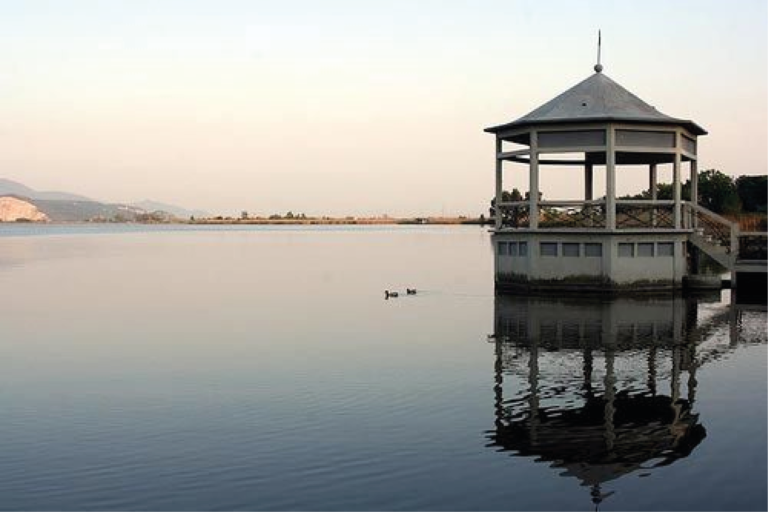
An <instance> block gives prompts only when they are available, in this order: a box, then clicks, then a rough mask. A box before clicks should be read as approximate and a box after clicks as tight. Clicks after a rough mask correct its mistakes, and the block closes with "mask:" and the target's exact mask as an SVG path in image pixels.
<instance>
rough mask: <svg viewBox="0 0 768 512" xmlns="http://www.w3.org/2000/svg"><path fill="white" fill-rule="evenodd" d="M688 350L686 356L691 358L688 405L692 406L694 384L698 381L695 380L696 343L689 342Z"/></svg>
mask: <svg viewBox="0 0 768 512" xmlns="http://www.w3.org/2000/svg"><path fill="white" fill-rule="evenodd" d="M688 350H689V354H688V357H689V358H690V360H691V364H690V366H689V367H688V405H689V407H693V402H694V401H695V400H696V386H697V385H698V383H699V381H697V380H696V369H697V368H698V364H697V361H696V344H695V343H691V344H689V345H688Z"/></svg>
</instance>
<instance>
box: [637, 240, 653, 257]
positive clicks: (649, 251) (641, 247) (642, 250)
mask: <svg viewBox="0 0 768 512" xmlns="http://www.w3.org/2000/svg"><path fill="white" fill-rule="evenodd" d="M637 255H638V256H640V257H642V258H653V242H642V243H639V244H637Z"/></svg>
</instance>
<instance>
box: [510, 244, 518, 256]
mask: <svg viewBox="0 0 768 512" xmlns="http://www.w3.org/2000/svg"><path fill="white" fill-rule="evenodd" d="M509 255H510V256H517V242H509Z"/></svg>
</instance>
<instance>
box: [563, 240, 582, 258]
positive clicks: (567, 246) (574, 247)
mask: <svg viewBox="0 0 768 512" xmlns="http://www.w3.org/2000/svg"><path fill="white" fill-rule="evenodd" d="M563 256H568V257H569V258H578V257H579V244H575V243H570V242H569V243H564V244H563Z"/></svg>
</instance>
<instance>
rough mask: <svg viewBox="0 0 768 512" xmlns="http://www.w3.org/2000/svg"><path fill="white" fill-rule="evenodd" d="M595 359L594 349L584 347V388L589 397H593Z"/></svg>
mask: <svg viewBox="0 0 768 512" xmlns="http://www.w3.org/2000/svg"><path fill="white" fill-rule="evenodd" d="M593 363H594V359H593V357H592V349H591V348H589V347H585V348H584V385H583V386H582V389H584V391H585V392H586V393H587V398H592V368H593Z"/></svg>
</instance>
